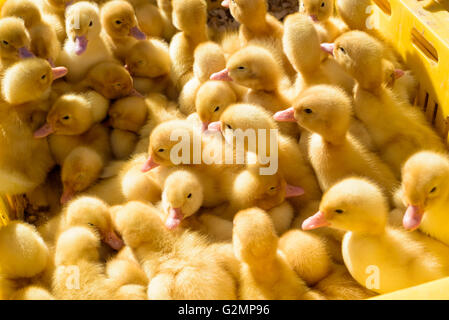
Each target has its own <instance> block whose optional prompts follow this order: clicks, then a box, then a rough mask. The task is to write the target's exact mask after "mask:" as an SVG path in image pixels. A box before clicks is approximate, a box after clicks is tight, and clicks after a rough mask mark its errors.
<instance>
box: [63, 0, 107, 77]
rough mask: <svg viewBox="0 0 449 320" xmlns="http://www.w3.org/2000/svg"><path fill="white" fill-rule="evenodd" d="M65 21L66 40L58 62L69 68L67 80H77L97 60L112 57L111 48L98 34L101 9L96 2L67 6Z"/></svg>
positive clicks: (82, 2)
mask: <svg viewBox="0 0 449 320" xmlns="http://www.w3.org/2000/svg"><path fill="white" fill-rule="evenodd" d="M65 25H66V32H67V40H66V42H65V43H64V48H63V50H62V51H61V54H60V57H59V59H58V64H61V65H63V66H65V67H67V68H68V69H69V70H70V72H69V74H68V76H67V77H66V78H67V80H68V81H69V82H71V83H77V82H78V81H80V80H81V79H83V78H84V77H85V76H86V74H87V72H88V71H89V69H91V68H92V67H93V66H95V65H96V64H98V63H100V62H105V61H110V60H112V59H113V57H112V52H111V50H110V49H109V47H108V45H107V43H106V40H105V39H104V37H102V36H101V29H102V26H101V21H100V12H99V9H98V6H97V5H96V4H95V3H92V2H87V1H81V2H77V3H75V4H73V5H71V6H70V7H68V8H67V11H66V13H65Z"/></svg>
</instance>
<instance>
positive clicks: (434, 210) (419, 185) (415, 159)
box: [401, 151, 449, 245]
mask: <svg viewBox="0 0 449 320" xmlns="http://www.w3.org/2000/svg"><path fill="white" fill-rule="evenodd" d="M448 174H449V159H448V158H447V156H446V155H443V154H438V153H434V152H429V151H423V152H419V153H416V154H414V155H413V156H412V157H410V158H409V159H408V160H407V162H406V163H405V164H404V167H403V168H402V186H401V189H402V201H403V202H404V205H406V206H408V208H407V211H406V213H405V216H404V220H403V224H404V228H405V229H407V230H414V229H417V228H418V227H419V229H420V230H421V231H422V232H424V233H426V234H428V235H429V236H431V237H433V238H435V239H438V240H440V241H442V242H444V243H445V244H447V245H449V237H448V235H447V232H446V226H447V224H446V221H447V209H446V208H447V206H446V204H447V203H448V199H449V194H448V191H447V189H448V188H447V186H446V181H447V179H446V177H447V175H448Z"/></svg>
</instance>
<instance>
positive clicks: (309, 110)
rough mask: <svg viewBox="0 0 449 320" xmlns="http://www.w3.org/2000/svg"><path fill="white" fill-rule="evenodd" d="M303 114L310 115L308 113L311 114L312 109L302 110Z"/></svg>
mask: <svg viewBox="0 0 449 320" xmlns="http://www.w3.org/2000/svg"><path fill="white" fill-rule="evenodd" d="M304 112H305V113H309V114H310V113H312V112H313V111H312V109H310V108H306V109H304Z"/></svg>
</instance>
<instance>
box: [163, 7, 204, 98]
mask: <svg viewBox="0 0 449 320" xmlns="http://www.w3.org/2000/svg"><path fill="white" fill-rule="evenodd" d="M172 4H173V24H174V26H175V27H176V28H177V29H179V30H181V31H180V32H178V33H177V34H176V35H175V36H174V37H173V38H172V40H171V42H170V58H171V61H172V64H173V65H172V70H171V73H172V79H173V81H174V83H175V86H176V88H178V89H179V90H180V89H181V88H182V87H184V85H185V84H186V83H187V81H188V80H189V79H190V78H191V77H192V68H193V63H194V51H195V48H196V47H197V46H198V45H199V44H200V43H201V42H205V41H207V40H208V34H207V4H206V1H205V0H187V1H186V0H174V1H173V2H172Z"/></svg>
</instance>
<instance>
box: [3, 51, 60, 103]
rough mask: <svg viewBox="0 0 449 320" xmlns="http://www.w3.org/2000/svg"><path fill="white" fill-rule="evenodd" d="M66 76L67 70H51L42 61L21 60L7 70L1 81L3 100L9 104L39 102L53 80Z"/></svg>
mask: <svg viewBox="0 0 449 320" xmlns="http://www.w3.org/2000/svg"><path fill="white" fill-rule="evenodd" d="M66 74H67V68H65V67H57V68H52V67H51V66H50V64H49V63H48V62H47V61H46V60H43V59H39V58H30V59H25V60H21V61H19V62H17V63H15V64H14V65H13V66H12V67H10V68H8V69H7V70H6V71H5V73H4V75H3V79H2V83H1V87H2V95H3V99H4V100H5V101H6V102H8V103H10V104H21V103H25V102H30V101H34V100H39V99H41V98H42V96H43V95H44V94H46V93H49V90H50V87H51V84H52V83H53V80H55V79H58V78H61V77H63V76H65V75H66Z"/></svg>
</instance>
